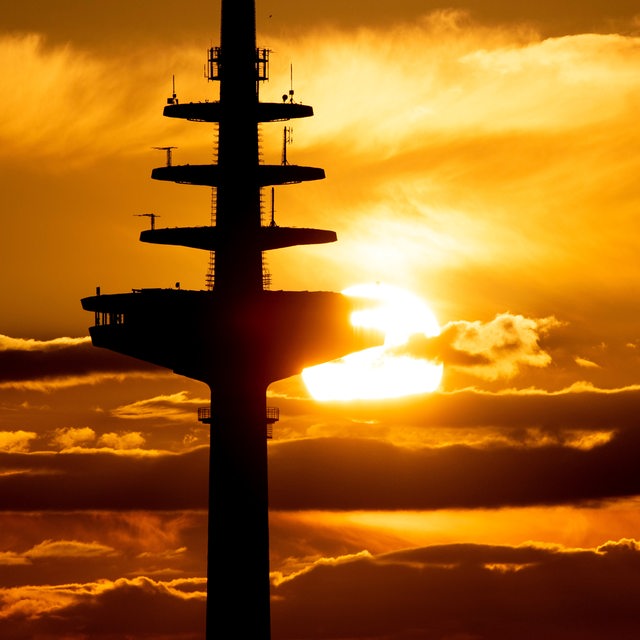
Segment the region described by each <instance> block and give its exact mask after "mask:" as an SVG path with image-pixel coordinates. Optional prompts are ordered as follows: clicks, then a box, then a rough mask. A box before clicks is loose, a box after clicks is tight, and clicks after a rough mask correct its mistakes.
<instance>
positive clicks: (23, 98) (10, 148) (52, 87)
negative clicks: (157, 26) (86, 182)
mask: <svg viewBox="0 0 640 640" xmlns="http://www.w3.org/2000/svg"><path fill="white" fill-rule="evenodd" d="M169 49H170V48H167V47H160V48H154V50H153V55H147V53H146V52H145V51H144V50H135V49H128V50H126V51H125V52H122V51H119V52H117V55H116V50H115V49H114V48H113V47H111V48H110V53H111V54H113V55H101V54H103V53H104V51H105V50H102V51H100V54H96V53H95V52H92V53H89V52H88V51H86V50H82V49H79V48H78V47H76V46H74V44H72V43H67V44H66V45H55V44H49V43H48V42H47V40H46V38H45V36H43V35H41V34H35V33H27V34H6V33H5V34H3V35H2V36H1V37H0V67H1V68H2V69H3V74H4V77H5V80H6V82H7V84H8V86H11V87H12V91H11V92H10V94H9V95H7V99H6V100H4V101H3V103H2V104H1V105H0V119H1V120H2V122H3V129H2V133H1V134H0V141H1V142H2V145H1V148H2V153H3V155H4V154H7V155H8V157H11V156H12V155H27V154H28V155H29V156H31V157H39V158H40V159H45V160H48V161H49V165H50V166H54V167H55V166H58V167H59V166H60V164H61V162H62V163H64V165H65V167H66V168H67V169H68V168H69V167H70V166H74V165H78V164H86V163H87V162H90V161H92V160H94V159H95V158H96V156H97V155H105V154H109V153H117V152H122V151H124V150H127V149H129V150H130V149H132V148H133V149H136V148H137V149H140V148H145V149H146V148H148V147H149V146H150V143H149V141H150V140H151V139H153V138H154V137H155V138H156V139H158V138H160V137H161V136H162V135H163V134H166V131H165V130H166V125H164V124H163V121H162V118H161V117H160V115H159V113H158V109H157V105H158V104H162V102H163V98H165V97H166V95H164V94H166V93H167V90H168V87H167V82H166V78H167V77H169V78H170V77H171V72H170V69H171V67H173V68H174V71H175V70H176V68H177V67H182V66H183V65H184V64H185V61H186V60H189V61H190V62H191V64H192V65H193V66H192V67H191V68H195V66H196V61H198V60H199V59H198V58H197V57H195V56H197V55H198V52H196V51H195V48H194V47H187V48H186V51H185V49H183V50H182V51H180V50H179V49H178V48H177V47H176V48H175V49H173V50H172V52H171V53H169ZM123 66H126V67H128V69H129V71H130V72H129V73H127V74H123V73H122V68H123ZM45 68H46V69H47V73H42V69H45ZM134 70H135V73H134V72H133V71H134ZM192 75H193V74H190V77H191V76H192ZM96 78H99V79H100V81H99V82H97V81H96ZM184 84H187V85H188V84H189V83H188V82H185V83H184ZM70 105H73V107H72V108H70ZM123 113H127V117H126V118H122V117H121V116H122V114H123ZM34 122H39V126H37V127H34V126H33V123H34Z"/></svg>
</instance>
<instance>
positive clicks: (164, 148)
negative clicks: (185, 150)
mask: <svg viewBox="0 0 640 640" xmlns="http://www.w3.org/2000/svg"><path fill="white" fill-rule="evenodd" d="M153 148H154V149H157V150H158V151H166V152H167V167H170V166H171V160H172V154H171V151H172V149H177V148H178V147H153Z"/></svg>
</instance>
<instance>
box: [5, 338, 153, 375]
mask: <svg viewBox="0 0 640 640" xmlns="http://www.w3.org/2000/svg"><path fill="white" fill-rule="evenodd" d="M27 344H28V343H27ZM139 371H142V372H158V371H163V369H160V368H158V367H156V366H153V365H150V364H148V363H146V362H142V361H141V360H135V359H134V358H129V357H127V356H123V355H120V354H118V353H114V352H112V351H107V350H106V349H97V348H96V347H93V346H92V345H91V344H90V343H89V342H79V341H78V342H76V343H71V344H64V343H63V344H57V343H55V342H54V343H53V344H51V343H47V342H43V343H39V344H36V346H35V347H29V348H21V347H20V345H16V346H13V347H11V346H10V347H9V348H6V349H3V350H0V383H8V382H24V381H32V380H43V379H52V378H61V377H67V376H89V375H92V374H96V373H128V372H139Z"/></svg>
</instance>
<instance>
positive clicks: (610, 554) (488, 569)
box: [272, 540, 640, 640]
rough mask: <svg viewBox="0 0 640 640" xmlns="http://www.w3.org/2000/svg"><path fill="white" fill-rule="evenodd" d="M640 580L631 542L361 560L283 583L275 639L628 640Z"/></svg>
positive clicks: (424, 551)
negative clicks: (635, 595)
mask: <svg viewBox="0 0 640 640" xmlns="http://www.w3.org/2000/svg"><path fill="white" fill-rule="evenodd" d="M639 571H640V554H639V553H638V549H637V544H636V543H635V541H633V540H631V541H630V540H621V541H618V542H615V541H612V542H609V543H607V544H605V545H603V546H601V547H600V548H598V549H567V548H563V547H560V546H548V545H534V544H530V545H523V546H518V547H509V546H489V545H469V544H459V545H439V546H432V547H426V548H419V549H409V550H404V551H399V552H395V553H389V554H383V555H379V556H374V557H370V556H367V555H361V556H359V557H354V558H353V559H352V560H351V561H350V562H340V563H335V564H331V563H328V562H319V563H318V564H317V565H316V566H314V567H313V569H312V570H310V571H306V572H304V573H301V574H299V575H297V576H295V577H293V579H291V580H289V581H284V582H281V583H279V584H278V585H277V586H276V587H275V589H274V596H275V597H274V599H273V600H272V617H273V632H274V635H276V636H277V637H278V638H282V640H285V639H287V638H291V639H293V638H300V637H304V638H308V639H310V640H311V639H313V638H328V637H343V638H351V639H354V640H355V639H358V638H360V639H362V640H365V639H366V640H372V639H375V640H388V639H390V638H393V639H394V640H409V639H414V638H441V639H446V640H454V638H455V639H460V638H465V639H466V638H469V639H470V638H492V640H511V639H512V638H516V637H523V629H526V631H525V632H524V633H525V635H524V637H527V638H549V640H566V638H581V640H601V639H602V638H605V637H615V638H621V639H622V638H624V639H625V640H631V639H632V638H633V637H634V636H635V635H636V634H637V629H638V625H639V624H640V614H639V613H638V610H637V606H636V602H635V597H634V594H635V585H637V581H638V575H639ZM594 603H602V606H594ZM604 603H606V605H605V604H604ZM372 611H375V612H376V615H375V616H372V615H371V612H372Z"/></svg>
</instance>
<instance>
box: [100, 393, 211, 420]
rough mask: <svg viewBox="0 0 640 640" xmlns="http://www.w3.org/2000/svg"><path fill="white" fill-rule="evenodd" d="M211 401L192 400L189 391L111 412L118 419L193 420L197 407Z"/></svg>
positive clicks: (144, 401) (147, 400)
mask: <svg viewBox="0 0 640 640" xmlns="http://www.w3.org/2000/svg"><path fill="white" fill-rule="evenodd" d="M208 404H209V400H205V399H202V398H190V397H189V393H188V392H187V391H179V392H177V393H172V394H169V395H161V396H156V397H154V398H147V399H145V400H138V401H136V402H132V403H130V404H127V405H123V406H120V407H116V408H115V409H113V410H112V411H111V413H112V415H114V416H116V417H117V418H123V419H128V420H140V419H147V418H154V419H157V418H161V419H164V420H178V421H181V420H185V419H189V420H193V416H194V415H195V413H196V409H197V407H201V406H204V405H208Z"/></svg>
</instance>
